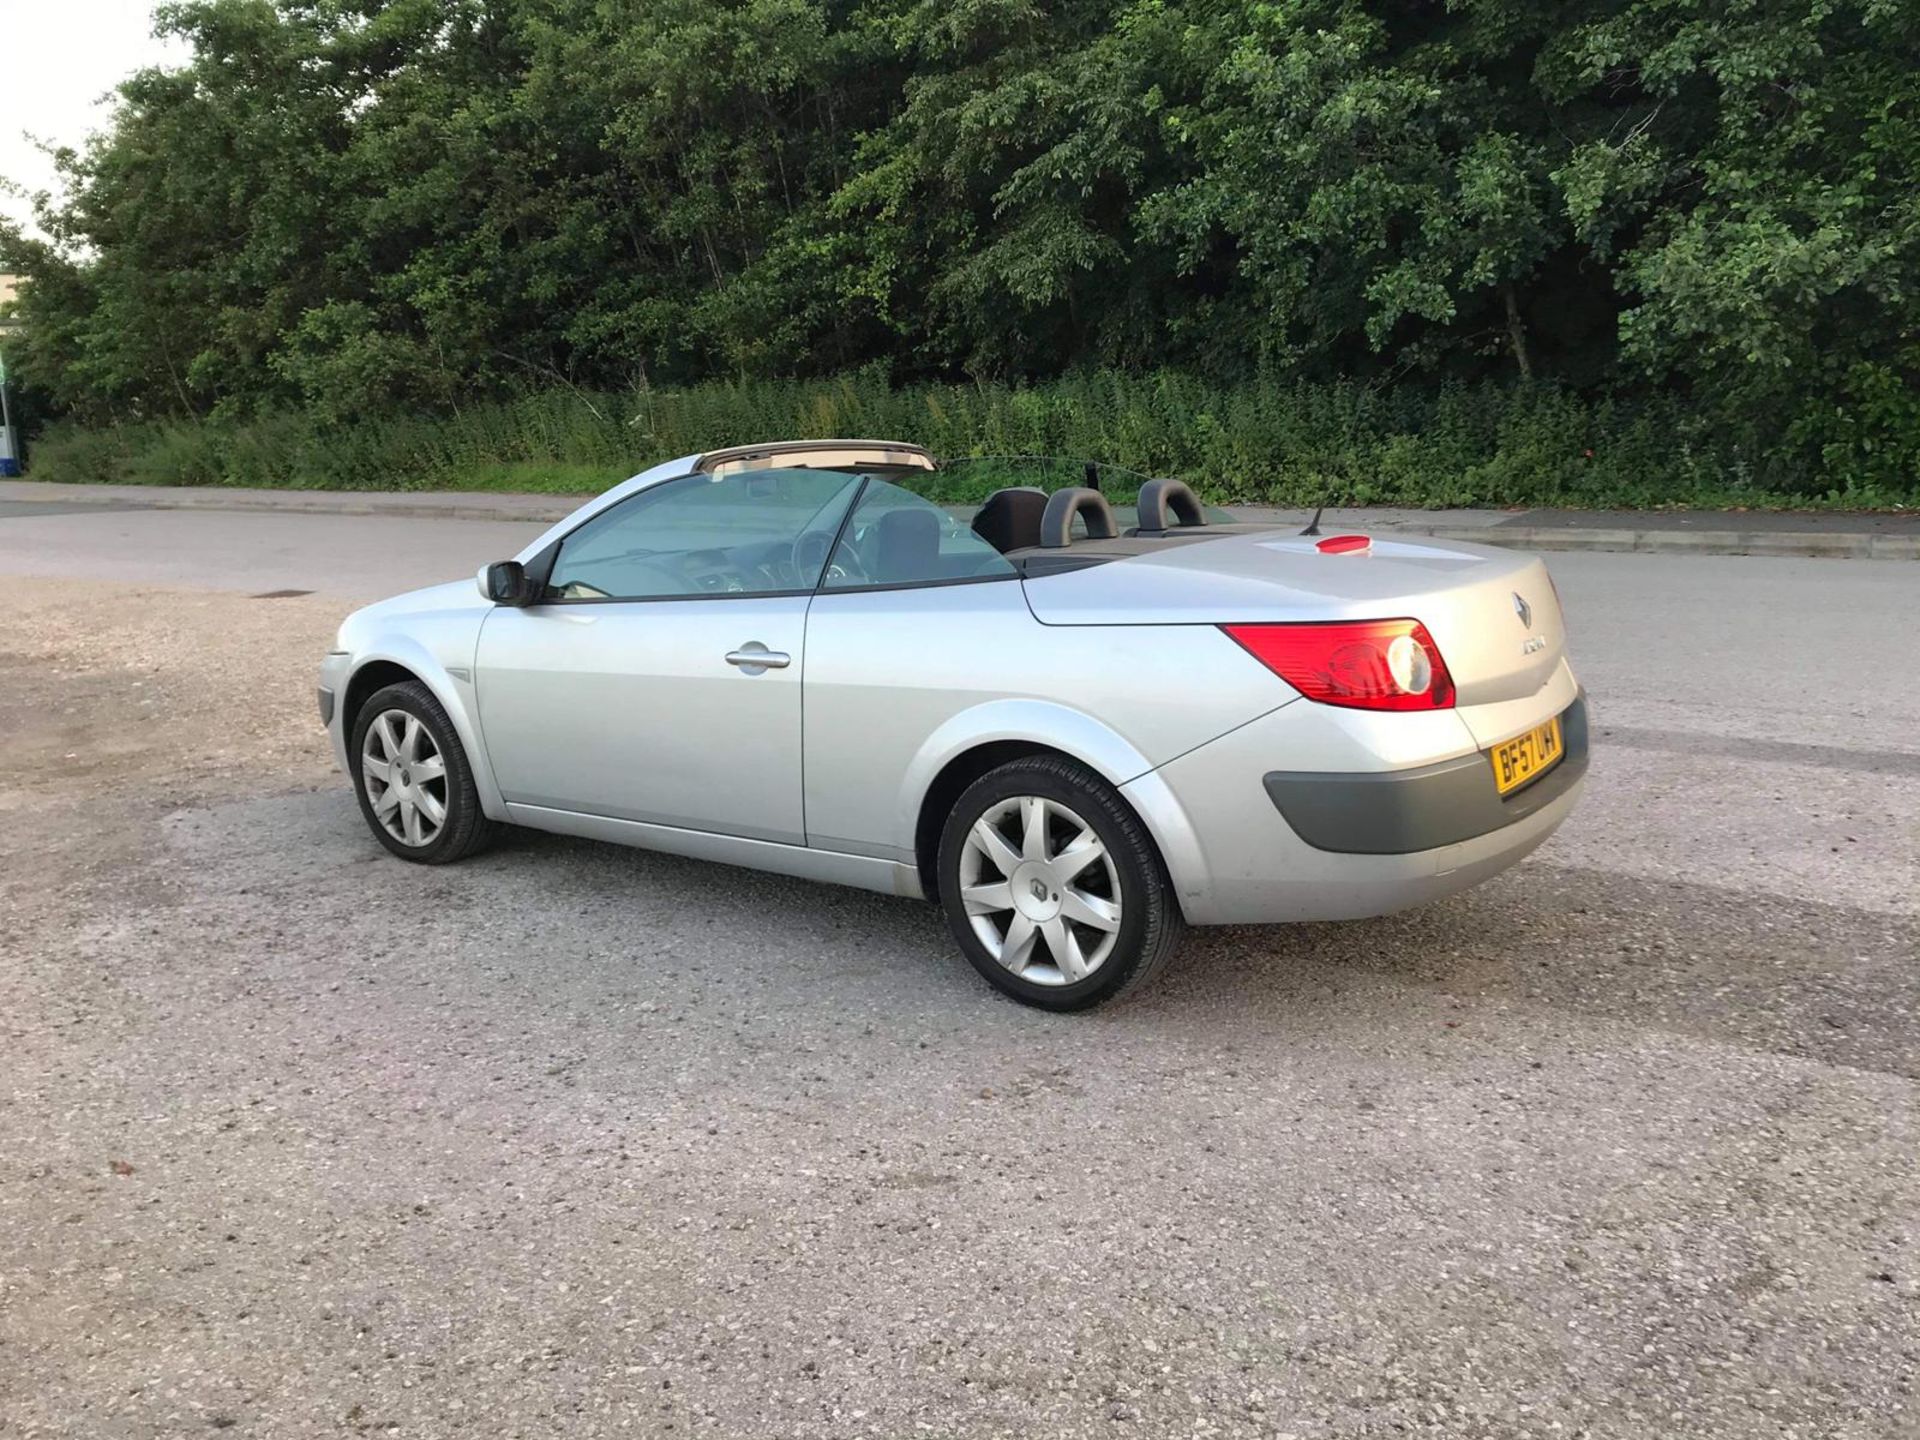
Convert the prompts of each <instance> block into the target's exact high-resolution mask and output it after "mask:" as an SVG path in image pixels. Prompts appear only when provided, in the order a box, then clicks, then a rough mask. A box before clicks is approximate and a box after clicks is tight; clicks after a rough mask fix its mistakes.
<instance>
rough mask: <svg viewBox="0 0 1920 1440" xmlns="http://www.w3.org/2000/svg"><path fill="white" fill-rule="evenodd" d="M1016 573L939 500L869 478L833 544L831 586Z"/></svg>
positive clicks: (940, 580)
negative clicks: (926, 497)
mask: <svg viewBox="0 0 1920 1440" xmlns="http://www.w3.org/2000/svg"><path fill="white" fill-rule="evenodd" d="M1017 573H1018V572H1017V571H1016V570H1015V569H1014V567H1013V564H1012V562H1011V561H1009V560H1008V559H1007V558H1006V557H1005V556H1004V555H1002V554H1001V553H1000V552H999V551H998V550H995V549H994V548H993V547H992V546H991V545H989V544H988V543H987V542H986V541H984V540H982V539H981V538H980V537H979V536H978V535H976V534H974V533H973V531H972V530H971V529H969V528H968V527H967V526H966V525H965V524H964V523H963V522H961V521H959V520H956V519H955V518H954V517H953V516H952V515H950V514H948V513H947V512H946V511H945V510H942V509H941V508H940V507H939V506H938V505H935V504H933V503H932V502H931V501H929V500H926V499H923V498H922V497H920V496H918V495H916V494H914V493H913V492H912V491H911V490H907V489H903V488H902V487H900V486H898V485H894V484H891V483H889V482H888V481H885V480H878V479H874V480H869V481H868V482H867V488H866V489H865V490H864V491H863V492H862V493H861V496H860V503H859V504H858V505H856V506H855V507H854V511H853V517H852V518H851V519H850V520H849V521H848V522H847V528H846V530H845V532H844V533H843V534H842V535H841V537H840V543H839V545H837V546H836V547H835V548H834V552H833V559H832V561H831V562H829V563H828V565H827V577H826V580H825V581H824V582H823V584H824V586H825V588H826V589H828V590H857V589H860V588H861V587H863V586H870V585H939V584H945V583H949V582H952V581H956V580H997V579H1003V578H1006V577H1009V576H1012V575H1015V574H1017Z"/></svg>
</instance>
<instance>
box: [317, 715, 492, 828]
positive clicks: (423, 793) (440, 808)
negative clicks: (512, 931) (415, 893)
mask: <svg viewBox="0 0 1920 1440" xmlns="http://www.w3.org/2000/svg"><path fill="white" fill-rule="evenodd" d="M348 757H349V759H351V760H352V762H353V788H354V791H355V793H356V794H357V795H358V796H359V798H360V813H361V814H362V815H363V816H364V817H366V822H367V826H368V828H369V829H371V830H372V831H373V834H374V838H375V839H377V840H379V842H380V843H381V844H382V845H384V846H386V847H387V849H389V850H391V851H392V852H393V853H394V854H396V855H398V856H399V857H400V858H401V859H403V860H415V861H418V862H420V863H421V864H423V865H444V864H446V863H447V862H449V861H452V860H459V859H462V858H464V857H465V856H467V855H471V854H472V853H473V852H474V851H476V850H478V849H480V848H481V847H482V846H483V845H485V844H486V843H487V842H488V841H490V840H491V839H492V838H493V835H494V831H495V828H496V827H495V826H494V824H493V822H492V821H490V820H488V819H487V817H486V815H485V814H484V813H482V811H481V809H480V796H479V793H478V792H477V791H476V790H475V789H474V785H473V771H472V769H471V768H470V767H469V766H468V764H467V756H466V752H465V751H464V750H462V749H461V748H460V737H459V736H458V735H457V734H456V733H455V732H454V728H453V722H452V721H451V720H450V719H448V718H447V712H446V710H445V709H443V708H442V707H441V704H440V702H439V700H438V699H436V698H435V697H434V693H433V692H432V691H431V690H429V689H428V688H427V687H426V686H425V685H422V684H421V683H420V682H419V681H418V680H408V681H404V682H402V683H401V684H398V685H389V686H387V687H386V688H385V689H384V690H381V691H378V692H377V693H375V694H374V695H373V696H372V697H371V698H369V699H368V701H367V703H366V704H364V705H362V706H361V707H360V715H359V718H358V719H357V720H356V721H355V722H354V726H353V745H352V748H351V749H350V750H349V751H348Z"/></svg>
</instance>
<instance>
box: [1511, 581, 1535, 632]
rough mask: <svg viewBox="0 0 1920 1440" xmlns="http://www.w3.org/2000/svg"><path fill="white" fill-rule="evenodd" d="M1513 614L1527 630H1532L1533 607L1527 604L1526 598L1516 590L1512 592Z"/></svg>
mask: <svg viewBox="0 0 1920 1440" xmlns="http://www.w3.org/2000/svg"><path fill="white" fill-rule="evenodd" d="M1513 613H1514V614H1516V615H1518V616H1519V617H1520V623H1521V624H1522V625H1524V626H1526V627H1527V628H1528V629H1529V630H1531V629H1532V628H1533V607H1532V606H1531V605H1529V604H1527V600H1526V597H1525V596H1524V595H1522V594H1521V593H1520V592H1519V591H1518V590H1516V591H1514V592H1513Z"/></svg>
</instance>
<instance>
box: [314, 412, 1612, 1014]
mask: <svg viewBox="0 0 1920 1440" xmlns="http://www.w3.org/2000/svg"><path fill="white" fill-rule="evenodd" d="M964 463H966V464H968V465H971V466H973V467H974V473H975V474H976V475H978V474H986V475H988V476H990V477H992V479H993V481H994V482H995V483H997V482H999V481H1002V480H1004V481H1008V482H1027V483H1007V484H1005V485H1004V486H1003V488H999V489H997V490H995V491H994V493H992V494H991V495H990V496H989V497H988V498H987V499H986V501H985V503H984V504H982V505H981V506H980V507H979V510H978V513H977V514H975V515H973V516H972V518H971V520H970V522H963V521H961V520H959V519H956V518H955V516H954V514H953V513H951V512H949V511H948V510H946V509H944V508H942V507H941V506H939V505H936V504H935V503H933V501H932V500H930V499H928V498H925V497H926V496H927V495H929V494H935V495H937V494H940V493H942V487H943V486H947V487H951V486H952V485H953V484H954V476H953V475H951V474H949V473H943V472H944V471H945V470H949V469H951V468H952V467H942V466H940V465H938V464H936V462H935V461H934V460H933V459H932V458H931V457H930V456H929V455H928V454H927V453H926V452H925V451H923V450H921V449H919V448H917V447H915V446H912V445H903V444H893V443H884V442H876V441H850V440H848V441H806V442H794V443H787V444H775V445H759V446H745V447H739V448H736V449H730V450H723V451H718V452H715V453H712V454H707V455H690V456H688V457H686V458H685V459H682V460H675V461H671V462H669V463H667V464H664V465H659V466H656V467H654V468H653V469H651V470H648V471H647V472H645V473H644V474H641V475H636V476H635V477H634V478H633V479H631V480H629V481H627V482H626V483H624V484H622V485H618V486H615V487H614V488H613V489H611V490H609V491H608V492H607V493H606V494H604V495H602V496H600V497H599V498H598V499H595V500H592V501H589V502H588V503H587V504H585V505H583V506H581V508H580V509H579V510H577V511H576V512H574V514H572V515H570V516H569V517H568V518H567V519H565V520H563V521H561V522H560V523H559V524H558V525H555V526H554V527H553V528H552V529H551V530H549V531H547V533H546V534H544V535H542V536H540V537H539V538H538V539H537V540H535V541H534V542H533V543H532V544H530V545H528V546H527V547H526V549H525V550H523V551H522V552H521V553H520V554H519V555H518V556H516V557H515V558H514V559H512V560H506V561H501V562H499V563H496V564H493V565H489V566H487V567H486V568H485V569H483V570H482V571H481V572H480V575H479V577H478V585H477V586H476V585H475V584H474V583H473V582H470V581H462V582H459V583H456V584H449V585H439V586H435V587H433V588H432V589H427V590H419V591H415V592H414V593H412V594H409V595H402V596H400V597H398V598H396V599H393V600H388V601H385V602H383V603H381V604H378V605H372V606H369V607H367V608H366V609H364V610H360V611H358V612H356V613H355V614H353V615H351V616H349V617H348V619H347V621H346V622H345V623H344V624H343V625H342V626H341V627H340V634H339V638H338V640H337V641H336V642H335V644H334V648H333V650H332V651H331V652H330V653H329V654H328V655H327V657H326V659H325V661H324V663H323V665H322V667H321V676H320V713H321V716H322V718H323V719H324V720H325V722H326V725H327V728H328V731H329V733H330V734H331V736H332V739H333V744H334V749H335V752H336V755H337V756H338V759H339V761H340V764H341V766H342V768H343V769H344V770H345V771H346V773H347V774H348V775H350V776H351V777H352V780H353V787H354V790H355V793H356V794H357V795H358V797H359V802H360V808H361V810H362V812H363V813H364V815H365V817H366V821H367V824H368V826H369V827H370V828H371V830H372V832H373V834H374V837H375V838H376V839H377V840H379V841H380V843H381V844H383V845H385V846H386V847H387V848H388V849H389V850H391V851H392V852H393V853H394V854H395V855H398V856H400V857H401V858H402V859H406V860H414V861H419V862H424V863H428V864H438V863H443V862H446V861H450V860H458V859H460V858H462V857H463V856H466V855H470V854H472V853H473V852H474V851H475V850H477V849H478V848H479V847H481V846H482V845H484V844H485V843H486V842H487V840H488V839H489V837H491V836H492V835H493V834H494V833H495V832H496V831H497V829H498V828H499V827H500V826H501V825H504V824H514V825H525V826H531V827H533V828H535V829H540V830H551V831H557V832H560V833H562V834H567V835H582V836H589V837H592V838H594V839H598V840H611V841H617V842H619V843H622V844H627V845H639V846H645V847H648V848H651V849H656V850H666V851H671V852H674V853H675V854H680V855H690V856H696V857H699V858H701V859H706V860H718V861H723V862H726V863H728V864H733V865H744V866H750V867H754V868H757V869H762V870H773V871H779V872H781V873H783V874H788V875H798V876H805V877H807V878H809V879H814V880H827V881H837V882H840V883H842V884H847V885H859V886H864V887H866V888H868V889H873V890H879V891H883V892H886V893H888V894H896V895H904V896H913V897H925V898H927V899H931V900H934V901H937V902H938V903H939V904H940V906H941V907H942V908H943V909H944V911H945V913H946V917H947V922H948V924H949V926H950V928H951V929H952V932H953V937H954V939H955V941H956V942H957V943H958V944H959V946H960V948H961V949H962V950H963V951H964V952H965V954H966V956H967V958H968V959H969V960H970V961H971V962H972V963H973V965H974V966H975V968H977V969H978V970H979V972H980V973H981V974H982V975H984V976H985V977H986V978H987V979H988V980H989V981H990V982H991V983H992V984H994V985H996V986H998V987H999V988H1000V989H1001V990H1003V991H1005V992H1006V993H1007V994H1009V995H1012V996H1014V997H1015V998H1016V999H1019V1000H1022V1001H1025V1002H1027V1003H1029V1004H1034V1005H1040V1006H1044V1007H1047V1008H1049V1009H1055V1010H1072V1009H1079V1008H1083V1007H1085V1006H1089V1005H1094V1004H1097V1003H1099V1002H1101V1001H1103V1000H1107V999H1111V998H1112V997H1114V996H1116V995H1119V994H1120V993H1122V992H1123V991H1126V990H1128V989H1130V988H1131V987H1134V986H1137V985H1139V984H1140V983H1141V982H1143V981H1145V980H1146V979H1147V978H1148V977H1150V976H1151V975H1153V974H1154V973H1155V972H1156V971H1158V970H1159V969H1160V968H1161V967H1162V966H1163V965H1164V964H1165V963H1166V961H1167V959H1168V957H1169V956H1170V955H1171V954H1172V953H1173V950H1174V947H1175V945H1176V943H1177V942H1178V940H1179V937H1180V935H1181V932H1182V929H1183V927H1184V926H1186V925H1221V924H1247V923H1267V922H1275V921H1301V920H1344V919H1353V918H1359V917H1363V916H1372V915H1381V914H1385V913H1387V912H1389V911H1393V910H1399V909H1401V908H1403V907H1406V906H1410V905H1418V904H1420V903H1422V902H1424V901H1429V900H1434V899H1438V898H1440V897H1442V896H1446V895H1451V894H1453V893H1455V892H1456V891H1459V890H1462V889H1464V888H1465V887H1467V886H1469V885H1472V884H1474V883H1476V882H1477V881H1480V880H1483V879H1485V878H1486V877H1488V876H1490V875H1493V874H1496V873H1497V872H1499V871H1501V870H1504V869H1505V868H1507V867H1508V866H1510V865H1512V864H1514V863H1515V862H1516V861H1518V860H1519V859H1520V858H1521V857H1522V856H1524V855H1525V854H1527V852H1528V851H1530V850H1532V849H1533V848H1534V847H1535V846H1537V845H1539V844H1540V843H1541V841H1543V840H1545V839H1546V838H1547V837H1548V836H1549V835H1551V834H1552V833H1553V831H1554V829H1555V828H1556V827H1557V826H1558V825H1559V824H1560V822H1561V821H1562V820H1564V819H1565V818H1566V816H1567V813H1568V811H1569V810H1571V809H1572V808H1573V805H1574V803H1575V800H1576V799H1577V797H1578V794H1579V791H1580V787H1581V782H1582V777H1583V776H1584V774H1585V772H1586V768H1587V714H1586V704H1585V700H1584V698H1583V694H1582V692H1581V689H1580V687H1579V685H1578V684H1577V683H1576V682H1575V680H1574V676H1573V671H1572V669H1571V668H1570V667H1569V665H1568V663H1567V658H1566V654H1565V644H1564V639H1565V635H1564V630H1563V627H1562V622H1561V615H1560V605H1559V599H1558V596H1557V595H1556V594H1555V591H1554V587H1553V584H1552V582H1551V581H1550V580H1549V579H1548V576H1547V572H1546V569H1545V567H1544V566H1543V565H1542V564H1541V563H1540V561H1539V560H1537V559H1534V558H1532V557H1530V556H1526V555H1520V554H1515V553H1513V552H1510V551H1503V550H1494V549H1487V548H1484V547H1481V546H1475V545H1459V544H1446V543H1441V542H1438V541H1432V540H1424V539H1412V538H1409V539H1390V538H1385V537H1379V536H1376V537H1371V538H1369V537H1367V536H1363V535H1336V536H1322V535H1319V534H1318V533H1316V532H1317V526H1310V527H1309V528H1308V530H1307V531H1306V532H1303V533H1298V534H1296V533H1293V532H1292V531H1291V530H1290V529H1276V528H1273V527H1270V526H1268V527H1261V526H1254V525H1247V524H1235V523H1232V522H1231V521H1230V520H1229V519H1228V518H1227V517H1225V516H1223V515H1220V514H1218V513H1217V512H1212V511H1209V510H1207V509H1205V508H1204V507H1202V506H1201V505H1200V504H1199V503H1198V502H1197V501H1196V499H1195V498H1194V495H1193V492H1192V491H1191V490H1190V489H1188V487H1187V486H1185V485H1183V484H1181V483H1180V482H1179V481H1177V480H1153V481H1150V482H1148V483H1146V484H1144V485H1142V486H1141V487H1140V488H1139V499H1138V502H1137V504H1136V505H1135V506H1134V507H1132V508H1131V510H1130V511H1128V512H1126V513H1120V512H1116V510H1115V509H1114V507H1112V506H1111V505H1110V504H1109V503H1108V501H1107V499H1106V498H1105V496H1104V494H1103V492H1102V489H1101V488H1099V482H1100V480H1101V478H1102V477H1101V472H1100V470H1099V469H1098V467H1095V466H1087V467H1085V469H1084V471H1083V472H1080V471H1076V472H1075V473H1073V474H1071V475H1069V477H1068V478H1070V479H1077V480H1080V481H1081V482H1082V483H1077V484H1067V485H1060V486H1058V487H1057V488H1053V489H1051V490H1049V488H1048V486H1047V484H1046V483H1039V484H1035V483H1031V482H1033V481H1036V480H1040V481H1043V482H1044V481H1045V480H1046V479H1047V478H1049V477H1051V478H1054V479H1057V478H1058V472H1057V471H1052V470H1046V469H1044V468H1043V467H1039V466H1037V465H1030V464H1028V463H1027V462H1024V461H1020V460H1008V461H993V462H985V461H979V462H964ZM1076 464H1077V462H1076ZM1087 481H1092V482H1095V483H1092V484H1089V483H1085V482H1087ZM946 493H951V490H950V489H949V490H948V491H947V492H946ZM975 493H976V494H977V493H978V489H977V488H976V490H975Z"/></svg>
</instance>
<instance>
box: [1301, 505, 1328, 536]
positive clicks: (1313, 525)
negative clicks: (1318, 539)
mask: <svg viewBox="0 0 1920 1440" xmlns="http://www.w3.org/2000/svg"><path fill="white" fill-rule="evenodd" d="M1326 513H1327V507H1326V503H1325V502H1324V501H1323V502H1321V505H1320V508H1319V509H1318V510H1316V511H1314V512H1313V518H1312V519H1311V520H1309V521H1307V528H1306V529H1304V530H1302V531H1301V532H1300V533H1301V534H1302V535H1318V534H1319V533H1320V517H1321V516H1322V515H1324V514H1326Z"/></svg>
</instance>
